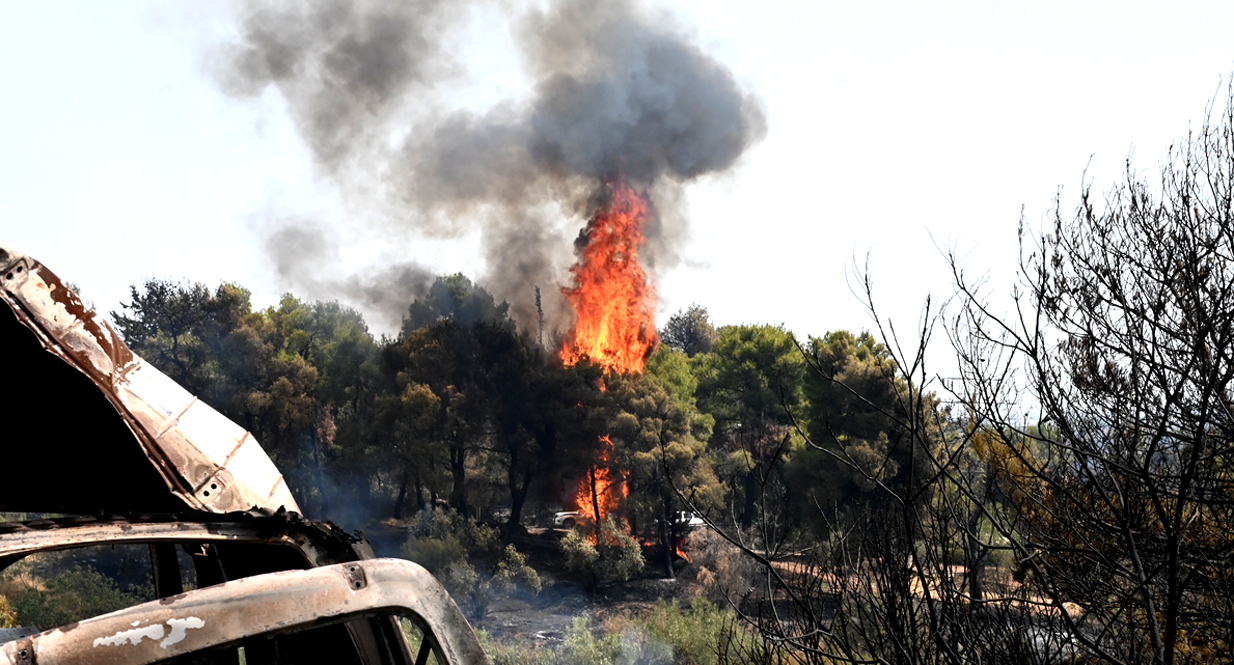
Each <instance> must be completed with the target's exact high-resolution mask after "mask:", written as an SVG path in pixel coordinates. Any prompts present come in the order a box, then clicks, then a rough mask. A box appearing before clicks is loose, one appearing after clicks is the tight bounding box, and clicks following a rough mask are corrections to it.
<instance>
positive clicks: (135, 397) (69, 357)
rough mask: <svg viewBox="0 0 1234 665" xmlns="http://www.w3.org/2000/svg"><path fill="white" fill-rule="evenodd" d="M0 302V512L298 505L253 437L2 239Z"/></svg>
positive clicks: (217, 509) (212, 509)
mask: <svg viewBox="0 0 1234 665" xmlns="http://www.w3.org/2000/svg"><path fill="white" fill-rule="evenodd" d="M0 300H3V301H4V304H5V305H6V306H5V307H0V350H2V351H0V352H2V353H3V357H4V359H5V362H4V364H3V366H4V368H5V369H6V370H7V371H5V372H4V377H3V379H0V405H3V406H0V413H3V416H4V418H3V421H0V422H2V423H3V424H2V425H0V468H2V469H4V470H5V472H6V473H5V478H4V480H3V481H0V510H4V511H25V512H64V513H85V514H100V513H142V512H174V511H180V510H183V509H184V508H185V507H186V506H187V507H188V508H190V509H193V510H203V511H207V512H213V513H223V512H229V511H237V510H247V509H249V508H252V507H254V506H256V507H261V508H266V509H269V510H277V509H278V508H280V507H283V508H286V509H287V510H291V511H298V510H299V508H298V507H297V505H296V501H295V499H294V498H292V495H291V492H290V491H289V490H288V487H287V484H286V483H285V482H284V480H283V476H282V475H281V474H280V473H279V471H278V469H277V468H275V466H274V463H273V462H272V461H271V460H270V458H269V456H267V455H266V452H265V450H263V449H262V447H261V445H260V444H258V442H257V441H256V439H254V438H253V437H252V436H251V435H250V434H249V433H248V432H246V431H244V429H243V428H241V427H240V426H239V425H236V424H235V423H233V422H232V421H230V420H228V419H227V418H226V417H224V416H223V415H222V414H220V413H218V412H217V411H215V410H214V409H213V408H211V407H210V406H209V405H207V404H205V403H203V402H201V401H200V400H198V399H197V398H196V397H194V396H193V395H191V394H190V393H189V392H188V391H186V390H184V388H182V387H180V385H179V384H177V383H176V382H174V381H172V380H171V379H170V378H168V377H167V376H166V375H164V374H163V373H162V372H160V371H159V370H157V369H155V368H154V367H153V366H151V365H150V364H149V363H147V362H145V361H144V360H142V359H141V358H140V357H139V356H137V355H136V354H134V353H133V352H132V350H130V349H129V347H128V346H127V345H126V344H125V343H124V341H123V340H122V339H120V336H119V335H118V334H117V333H116V331H115V330H114V329H113V328H112V327H111V325H110V324H109V323H108V322H107V321H106V320H104V319H103V318H102V317H99V316H98V315H97V314H95V312H93V311H91V310H90V309H88V308H86V307H85V306H84V305H83V304H82V302H81V299H80V298H78V297H77V294H75V293H73V292H72V291H71V290H70V289H69V288H67V287H66V286H65V285H64V283H63V282H61V281H60V279H59V278H57V277H56V276H55V275H54V274H53V273H52V272H51V271H50V270H48V269H47V267H46V266H44V265H42V264H41V263H39V262H38V261H35V260H34V259H32V258H30V257H28V256H25V255H23V254H21V253H19V252H16V251H13V250H11V249H7V248H4V247H0Z"/></svg>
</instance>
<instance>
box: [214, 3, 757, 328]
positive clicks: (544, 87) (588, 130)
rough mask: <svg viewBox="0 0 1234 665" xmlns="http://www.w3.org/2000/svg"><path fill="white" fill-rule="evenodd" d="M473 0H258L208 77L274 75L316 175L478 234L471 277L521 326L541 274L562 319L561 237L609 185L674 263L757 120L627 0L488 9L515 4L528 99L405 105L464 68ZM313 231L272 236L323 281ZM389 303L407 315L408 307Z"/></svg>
mask: <svg viewBox="0 0 1234 665" xmlns="http://www.w3.org/2000/svg"><path fill="white" fill-rule="evenodd" d="M484 1H485V0H473V1H472V2H447V1H445V0H440V1H439V0H419V1H418V2H412V3H407V2H401V1H395V0H389V1H372V2H365V1H362V0H338V1H336V2H331V3H328V4H322V5H312V6H311V7H310V8H304V7H300V6H293V5H290V4H276V5H269V6H264V7H262V8H259V9H256V10H252V11H250V13H249V14H248V15H246V16H245V18H244V21H243V26H242V27H243V35H242V39H241V41H240V43H239V44H236V45H233V46H232V47H231V50H230V51H229V53H228V55H227V57H226V58H225V62H226V65H225V66H224V68H223V70H222V72H221V74H220V80H221V81H222V82H223V85H224V88H225V89H226V90H227V91H229V92H231V93H233V94H237V95H255V94H258V93H260V92H261V91H263V90H265V89H266V88H267V87H269V86H275V87H276V88H277V89H278V90H279V91H280V92H281V93H282V95H283V96H284V97H285V98H286V100H287V102H288V107H289V109H290V113H291V115H292V118H293V120H294V121H295V123H296V126H297V128H298V129H299V131H300V132H301V133H302V134H303V135H304V137H305V141H306V142H307V144H308V145H309V146H310V147H311V149H312V151H313V154H314V156H315V158H316V159H317V161H318V162H319V164H320V166H321V168H322V171H323V172H324V173H325V174H327V175H329V176H330V177H334V178H335V179H336V181H337V182H339V183H340V184H341V185H342V186H344V187H345V188H347V187H353V186H354V183H355V182H357V181H358V182H362V183H364V185H365V192H366V193H367V194H371V192H373V191H375V190H379V191H381V192H383V194H384V197H385V199H384V200H385V202H386V204H387V206H388V208H387V210H388V211H396V212H393V213H391V214H390V218H393V219H396V220H397V221H398V223H399V224H402V225H405V226H406V227H408V228H410V229H413V230H414V231H415V232H417V233H420V234H424V235H429V236H438V237H457V236H459V235H462V234H465V233H469V232H474V231H479V232H480V234H481V237H482V251H483V252H484V257H485V259H486V263H487V273H486V274H484V275H480V276H478V277H479V280H478V281H480V282H481V283H482V284H483V285H484V286H485V287H486V288H487V289H488V290H489V291H490V292H492V293H493V295H494V296H495V297H497V298H499V299H504V300H507V301H509V302H510V303H511V311H512V313H513V314H514V316H515V318H516V320H518V321H520V323H522V324H524V325H529V324H532V322H534V321H535V320H536V313H535V307H534V287H535V286H540V287H541V289H542V291H543V293H544V296H545V310H546V315H547V316H549V317H551V318H554V320H560V319H559V318H555V317H559V316H567V315H568V314H567V313H568V305H566V303H565V302H564V299H563V298H561V295H560V291H559V288H558V287H560V286H564V285H566V284H565V283H564V282H565V281H566V279H567V278H568V275H567V272H566V271H567V269H568V266H569V265H570V263H571V262H572V261H573V258H572V253H571V245H572V241H573V239H574V237H575V236H576V235H577V230H578V226H579V225H581V223H585V222H586V219H587V218H588V217H589V216H590V215H591V214H593V213H594V210H595V205H596V201H597V200H599V198H601V197H600V196H598V195H597V194H598V192H600V191H602V189H603V187H604V185H603V183H604V182H605V181H606V180H610V179H613V178H618V177H620V178H625V179H626V180H627V181H629V182H631V184H633V185H635V186H636V187H638V188H640V189H643V190H646V191H649V192H650V193H651V195H652V198H653V200H654V201H655V204H656V207H657V211H658V213H659V215H658V218H657V219H656V220H654V221H653V223H652V224H651V225H650V227H649V228H648V229H646V233H647V238H648V244H647V246H646V248H645V249H644V257H645V259H647V261H648V263H649V264H650V268H651V269H652V270H653V271H655V270H664V269H667V268H670V267H672V266H673V265H676V264H677V263H678V262H679V260H680V247H681V244H682V242H683V240H684V239H685V238H686V237H687V235H688V227H687V225H686V220H685V218H684V215H683V214H681V210H682V207H681V206H680V204H679V202H680V200H681V188H682V187H683V186H684V185H685V184H686V183H688V182H690V181H692V180H694V179H696V178H699V177H702V176H706V175H708V174H713V173H720V172H724V171H726V170H728V169H730V168H731V167H732V166H733V165H734V164H735V163H736V162H737V160H738V159H739V158H740V157H741V155H742V154H743V153H744V152H745V151H746V150H747V149H748V148H749V147H750V146H751V145H753V144H754V143H756V142H758V141H759V140H760V139H761V138H762V137H763V136H764V134H765V132H766V121H765V117H764V113H763V110H762V107H761V104H760V103H759V101H758V100H757V99H756V98H755V97H754V96H753V95H752V94H750V93H748V92H745V91H743V90H742V89H741V87H740V86H739V85H738V83H737V81H736V79H735V78H734V76H733V75H732V73H731V72H730V71H729V70H728V69H727V68H725V67H724V66H723V65H722V64H721V63H719V62H718V61H716V60H715V59H714V58H712V57H711V56H709V55H708V54H706V53H705V52H703V51H702V50H701V49H700V48H699V47H698V46H697V45H696V44H695V43H693V41H692V40H691V39H690V38H689V37H688V36H687V35H686V34H685V33H684V32H683V31H682V30H680V29H678V28H676V27H675V26H674V25H673V23H672V21H671V20H668V18H667V17H665V16H653V15H651V14H650V13H649V12H648V11H646V10H644V9H643V8H642V7H641V6H639V5H638V4H637V3H635V2H633V1H632V0H559V1H556V2H549V3H548V5H547V6H544V7H540V8H531V9H525V10H521V11H520V10H515V9H510V8H508V7H506V6H505V5H500V7H501V8H504V9H505V10H507V11H511V12H513V13H514V14H516V16H515V17H514V18H513V19H512V20H511V24H512V25H513V26H514V28H513V29H514V30H515V41H516V43H517V44H518V49H519V51H520V55H521V57H522V60H523V64H524V67H525V69H526V72H527V74H528V75H529V76H530V78H531V80H532V81H533V83H534V85H533V87H532V92H531V95H530V96H529V97H528V98H526V99H517V100H510V101H508V102H505V103H502V104H499V105H497V106H495V107H493V108H491V109H489V110H487V111H484V112H481V113H476V112H470V111H456V112H436V113H432V114H428V115H425V114H420V115H418V116H414V117H410V116H409V117H400V113H404V112H406V110H407V108H408V105H407V102H408V100H409V99H411V98H421V97H432V94H433V90H434V87H435V85H436V84H438V83H440V82H442V81H443V80H445V79H447V78H449V77H450V76H451V75H453V74H457V73H458V68H457V66H456V64H455V63H454V60H453V59H452V57H451V54H450V46H451V44H450V37H449V36H450V35H452V34H455V33H454V32H453V31H454V29H455V28H457V26H458V25H459V24H460V23H461V22H463V21H464V20H465V18H466V17H467V15H468V12H469V11H470V8H471V7H473V6H476V5H478V4H484ZM486 6H489V7H493V6H497V5H493V4H489V5H486ZM392 136H402V137H403V138H401V139H399V140H391V137H392ZM344 172H347V173H349V174H350V175H349V176H347V177H346V178H345V177H343V175H342V174H343V173H344ZM356 179H358V180H356ZM374 183H376V184H374ZM387 221H388V220H387ZM383 223H386V222H383ZM571 226H573V228H570V227H571ZM313 233H316V232H309V231H304V230H299V231H287V232H282V231H276V232H273V233H271V234H270V236H269V238H270V243H269V245H270V247H271V249H272V251H273V252H274V255H275V260H276V264H277V265H278V266H279V269H280V274H282V275H283V276H284V277H285V278H286V279H288V280H291V281H293V282H295V281H296V280H308V282H306V283H308V284H313V283H314V282H313V281H312V280H317V282H316V285H317V287H318V288H320V289H323V290H325V291H329V290H330V289H328V288H325V284H324V283H323V282H321V279H322V278H321V277H320V276H319V275H317V274H315V273H313V271H312V270H311V269H306V266H311V265H312V263H313V260H314V259H313V258H312V257H313V252H312V251H309V250H310V249H311V247H306V246H305V245H306V243H308V244H311V242H310V240H311V236H312V235H313ZM399 270H401V271H402V272H401V273H400V274H401V275H402V277H404V278H407V279H411V276H412V275H416V274H417V271H416V270H413V269H410V268H408V269H406V270H404V269H399ZM419 272H420V273H424V274H423V275H420V276H419V277H420V278H421V279H423V280H424V283H423V284H421V285H420V286H418V287H416V288H410V289H406V290H405V292H406V293H422V292H423V289H424V288H425V287H426V285H427V280H428V276H427V271H423V270H421V271H419ZM335 290H336V291H337V292H339V293H342V292H344V291H346V289H343V288H342V287H337V288H335ZM356 293H358V294H363V293H366V291H364V289H362V288H361V289H358V290H356ZM398 297H402V294H401V293H400V295H399V296H398ZM386 300H389V299H384V300H382V302H383V303H384V302H385V301H386ZM366 302H369V303H370V304H372V305H373V306H377V305H378V299H375V298H374V299H373V300H369V301H366ZM395 305H397V307H398V308H399V309H398V311H399V312H400V313H401V312H402V311H405V308H406V306H407V302H402V303H391V304H390V306H395ZM383 306H384V305H383Z"/></svg>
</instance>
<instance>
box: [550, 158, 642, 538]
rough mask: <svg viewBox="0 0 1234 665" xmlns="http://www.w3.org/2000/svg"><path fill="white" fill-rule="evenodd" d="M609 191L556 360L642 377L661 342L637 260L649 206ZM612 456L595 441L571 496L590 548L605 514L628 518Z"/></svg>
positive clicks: (576, 270) (569, 292) (619, 189)
mask: <svg viewBox="0 0 1234 665" xmlns="http://www.w3.org/2000/svg"><path fill="white" fill-rule="evenodd" d="M610 186H611V191H610V192H609V193H610V197H609V201H608V205H607V206H606V207H605V208H604V209H603V210H601V211H600V212H598V213H597V214H596V216H595V217H594V218H593V219H592V220H591V222H590V223H588V224H587V229H586V230H585V231H584V233H583V235H582V238H583V239H584V240H585V242H586V244H585V245H583V248H582V252H581V255H580V256H579V261H578V263H577V264H576V265H575V266H574V267H573V268H571V269H570V273H571V274H573V275H574V288H572V289H566V290H565V296H566V299H567V300H569V301H570V304H571V305H572V306H573V307H574V312H575V314H576V315H577V316H578V321H577V323H576V324H575V326H574V335H573V338H572V339H568V340H566V342H565V345H564V347H563V348H562V350H561V357H562V360H563V362H565V364H566V365H573V364H575V363H577V362H578V361H580V360H582V359H583V358H584V357H587V358H590V359H591V360H592V361H594V362H596V363H598V364H600V365H601V366H603V367H604V369H605V370H606V371H610V372H611V371H616V372H621V373H627V372H641V371H643V367H644V365H645V364H646V362H647V358H648V357H649V356H650V355H651V352H652V351H654V350H655V348H656V345H657V344H658V343H659V341H660V338H659V336H658V335H656V326H655V310H656V292H655V288H654V287H652V285H650V284H649V283H648V282H647V273H646V271H645V270H643V266H642V264H641V263H640V262H639V258H638V253H639V250H640V249H641V248H642V246H643V243H644V242H646V237H645V236H644V235H643V225H644V224H646V222H647V219H648V217H649V216H650V214H651V210H652V208H651V202H650V201H648V200H647V199H646V197H644V196H642V195H640V194H639V193H638V192H636V191H634V189H633V188H631V187H630V186H629V185H628V184H626V183H625V181H623V180H616V181H614V182H613V183H612V184H611V185H610ZM601 388H603V386H601ZM612 453H613V442H612V440H611V439H610V438H609V437H608V436H602V437H600V457H599V460H598V461H597V463H596V465H595V466H593V467H592V468H590V469H589V470H588V472H587V473H586V474H585V475H584V476H583V478H581V479H580V480H579V484H578V492H577V493H576V494H575V500H576V502H577V504H578V510H579V512H580V513H581V517H583V518H584V519H591V520H595V521H596V525H597V530H596V532H593V534H592V542H595V539H596V533H597V532H598V527H599V523H600V522H602V521H603V520H604V518H605V517H606V516H607V515H610V514H612V515H620V514H622V513H624V512H625V500H626V498H627V497H628V496H629V494H630V489H629V488H628V487H627V486H626V482H625V481H626V476H628V475H629V474H628V473H626V472H623V471H618V470H615V469H614V468H613V466H612V463H611V459H612ZM626 528H627V530H629V524H628V523H627V525H626Z"/></svg>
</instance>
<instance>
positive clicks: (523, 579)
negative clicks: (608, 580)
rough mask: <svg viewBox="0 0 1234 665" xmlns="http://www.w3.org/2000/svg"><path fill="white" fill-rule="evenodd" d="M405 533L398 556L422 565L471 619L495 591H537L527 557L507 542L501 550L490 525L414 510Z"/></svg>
mask: <svg viewBox="0 0 1234 665" xmlns="http://www.w3.org/2000/svg"><path fill="white" fill-rule="evenodd" d="M410 531H411V533H410V536H409V537H408V538H407V541H406V542H405V543H403V547H402V552H403V556H405V557H407V558H408V559H411V560H412V561H415V562H416V563H418V564H420V565H422V566H424V567H425V568H427V569H428V571H429V572H430V573H432V574H433V575H434V576H435V577H436V578H437V579H438V580H439V581H440V582H441V583H442V585H444V586H445V587H446V589H447V590H448V591H449V592H450V595H451V596H453V597H454V602H456V603H458V605H459V607H460V608H462V609H463V611H465V612H467V613H468V614H470V615H471V616H472V618H480V617H483V616H484V613H485V612H486V611H487V609H488V606H489V604H490V603H491V602H492V601H493V600H494V599H495V598H496V596H497V595H498V594H507V595H508V594H511V593H514V592H515V591H516V590H519V589H526V590H528V591H530V592H532V593H539V591H540V588H541V580H540V575H539V574H538V573H537V572H536V571H535V569H533V568H532V567H531V566H529V565H527V557H525V556H524V555H523V554H522V553H520V552H519V551H518V550H516V549H515V548H514V546H513V545H507V546H506V547H505V548H504V549H503V548H502V547H501V542H500V541H501V538H500V533H499V532H498V530H497V529H495V528H493V527H490V526H485V525H483V524H479V523H477V522H474V521H472V520H469V519H467V518H465V517H462V516H461V515H459V514H458V513H456V512H454V511H452V510H448V509H447V510H432V511H422V512H420V513H419V514H418V515H416V518H415V521H414V522H413V523H412V525H411V529H410Z"/></svg>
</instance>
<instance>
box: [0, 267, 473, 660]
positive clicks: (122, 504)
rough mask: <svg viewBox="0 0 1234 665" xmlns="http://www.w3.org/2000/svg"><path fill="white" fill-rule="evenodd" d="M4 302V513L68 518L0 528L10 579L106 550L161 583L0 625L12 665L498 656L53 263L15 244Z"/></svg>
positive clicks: (413, 571) (444, 597) (0, 490)
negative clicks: (142, 596) (324, 515)
mask: <svg viewBox="0 0 1234 665" xmlns="http://www.w3.org/2000/svg"><path fill="white" fill-rule="evenodd" d="M0 299H2V300H3V301H4V305H5V306H3V307H0V348H2V349H4V353H5V354H6V358H7V359H8V362H7V363H6V366H7V367H9V368H10V372H9V373H8V376H7V377H6V379H5V381H4V382H3V387H2V388H0V404H3V407H2V408H3V409H4V414H5V416H6V419H5V420H6V426H5V428H4V430H3V431H4V434H3V438H2V439H0V441H2V443H0V458H2V459H3V460H4V468H5V470H6V471H7V473H6V479H5V481H4V482H3V483H0V511H3V512H27V513H43V514H47V513H50V514H59V515H65V517H58V518H55V519H40V520H27V521H17V522H3V523H0V572H2V571H4V570H5V569H8V568H9V567H10V566H13V565H15V564H18V563H19V562H22V561H27V560H37V559H39V558H40V557H47V556H53V555H58V554H62V553H67V552H74V551H78V550H84V549H87V548H90V547H97V546H100V545H103V546H105V547H106V548H108V549H109V550H111V551H114V550H116V549H117V548H128V550H126V551H135V552H139V553H141V554H142V555H143V556H142V564H141V565H143V566H146V567H148V579H149V580H150V581H151V583H150V584H149V589H150V591H149V595H150V597H149V598H148V600H147V602H144V603H140V604H136V605H133V606H131V607H128V608H126V609H121V610H118V611H115V612H111V613H108V614H103V615H101V616H95V617H82V618H80V620H77V621H73V622H71V623H69V624H67V625H63V626H38V627H27V628H20V629H5V630H2V631H0V664H5V665H7V664H19V663H20V664H30V663H45V664H46V663H117V664H125V665H136V664H138V663H164V662H166V663H209V664H211V665H214V664H224V663H234V664H239V663H245V664H246V665H258V664H262V663H301V662H334V663H357V664H366V665H367V664H386V663H390V664H395V663H399V664H402V663H406V664H407V665H412V664H413V663H414V664H415V665H421V664H424V663H430V662H437V663H443V664H444V663H485V662H487V659H486V657H485V656H484V653H483V652H482V650H481V648H480V645H479V642H478V641H477V639H476V636H475V634H474V632H473V631H472V629H471V626H470V625H469V624H468V623H467V620H466V619H465V618H464V616H463V614H462V613H461V612H460V611H459V609H458V607H457V606H456V605H455V604H454V602H453V601H452V600H451V599H450V597H449V595H448V594H447V593H446V591H445V590H444V589H443V588H442V587H441V585H440V584H439V583H438V582H437V581H436V580H435V579H433V577H432V576H431V575H430V574H429V573H428V572H427V571H425V570H424V569H423V568H422V567H420V566H418V565H416V564H414V563H411V562H408V561H404V560H400V559H377V558H374V556H373V551H372V548H371V547H369V545H368V543H367V542H365V541H364V540H363V539H361V538H359V537H357V536H353V535H351V534H348V533H346V532H344V531H343V530H341V529H339V528H337V527H335V526H333V525H331V524H328V523H318V522H313V521H311V520H307V519H305V518H303V517H301V516H300V515H299V514H298V512H299V508H298V506H297V505H296V502H295V499H294V498H293V496H292V494H291V492H290V490H289V489H288V487H287V485H286V483H285V482H284V479H283V476H282V475H281V474H280V473H279V472H278V469H277V468H276V467H275V465H274V463H273V462H272V461H271V460H270V458H269V456H268V455H267V454H266V452H265V450H264V449H262V447H261V445H260V444H259V443H258V442H257V441H256V440H255V439H254V438H253V437H252V436H250V435H249V433H248V432H245V431H244V430H243V428H241V427H239V426H238V425H236V424H235V423H233V422H231V421H230V420H228V419H227V418H226V417H224V416H223V415H221V414H219V413H218V412H217V411H215V410H214V409H213V408H211V407H210V406H209V405H207V404H205V403H203V402H201V401H199V400H198V399H197V398H195V397H194V396H193V395H191V394H189V393H188V392H187V391H185V390H184V389H183V388H181V387H180V386H179V385H178V384H176V383H175V382H174V381H172V380H171V379H169V378H168V377H167V376H165V375H164V374H163V373H162V372H160V371H159V370H157V369H156V368H154V367H152V366H151V365H149V364H148V363H146V362H145V361H144V360H142V359H141V358H140V357H138V356H137V355H135V354H134V353H133V352H132V351H131V350H130V349H129V348H128V347H127V346H126V345H125V344H124V342H123V341H122V340H121V339H120V337H119V336H118V335H117V334H116V332H115V331H114V330H113V329H112V327H111V326H110V324H108V323H107V322H106V321H105V320H103V319H102V318H101V317H98V316H97V315H96V314H95V313H94V312H93V311H90V310H89V309H88V308H86V307H85V306H84V305H83V304H82V302H81V300H80V299H79V298H78V297H77V295H76V294H74V293H73V292H72V291H71V290H70V289H68V288H67V287H66V286H65V285H64V283H62V282H61V281H60V280H59V279H58V278H57V277H56V276H55V275H54V274H52V273H51V271H49V270H48V269H47V268H46V267H44V266H43V265H41V264H40V263H38V262H37V261H35V260H33V259H31V258H29V257H27V256H24V255H22V254H20V253H17V252H14V251H11V250H7V249H5V248H0ZM186 579H187V580H189V582H188V584H187V585H186V582H185V580H186ZM40 631H41V632H40Z"/></svg>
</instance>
